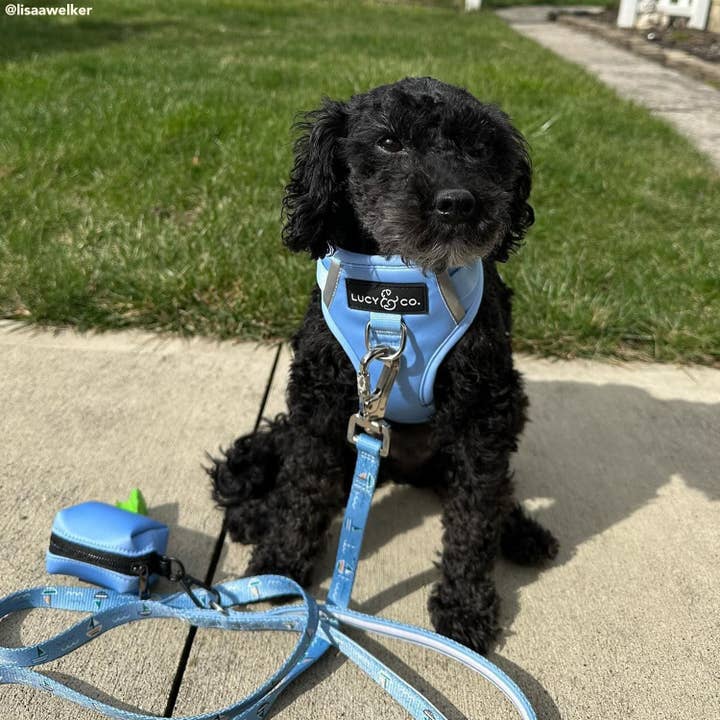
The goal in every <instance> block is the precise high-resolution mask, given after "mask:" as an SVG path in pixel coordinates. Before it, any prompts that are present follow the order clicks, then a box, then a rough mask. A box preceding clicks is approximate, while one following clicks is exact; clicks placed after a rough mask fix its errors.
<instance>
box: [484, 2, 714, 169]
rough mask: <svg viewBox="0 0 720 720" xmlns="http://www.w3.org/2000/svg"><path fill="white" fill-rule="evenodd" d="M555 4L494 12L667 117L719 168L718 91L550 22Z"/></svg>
mask: <svg viewBox="0 0 720 720" xmlns="http://www.w3.org/2000/svg"><path fill="white" fill-rule="evenodd" d="M559 9H561V8H558V7H557V6H552V5H536V6H528V7H522V6H518V7H511V8H505V9H502V10H498V11H497V14H498V15H499V16H500V17H502V18H503V19H504V20H506V21H507V22H508V23H509V24H510V25H511V26H512V28H513V29H514V30H517V31H518V32H519V33H521V34H522V35H526V36H527V37H529V38H530V39H532V40H534V41H535V42H537V43H539V44H540V45H543V46H544V47H546V48H548V49H550V50H552V51H553V52H554V53H556V54H557V55H559V56H560V57H562V58H564V59H566V60H570V61H571V62H573V63H576V64H577V65H580V66H582V67H584V68H585V69H587V70H588V71H589V72H591V73H592V74H593V75H596V76H597V77H598V78H599V79H600V80H602V82H604V83H605V84H606V85H609V86H610V87H611V88H613V89H614V90H615V91H616V92H617V93H618V95H620V96H621V97H623V98H626V99H628V100H632V101H633V102H636V103H638V104H640V105H643V106H645V107H646V108H648V109H649V110H650V111H651V112H652V113H653V115H657V116H658V117H661V118H663V119H664V120H667V121H668V122H669V123H670V124H671V125H673V126H674V127H675V128H676V129H677V130H679V131H680V132H681V133H682V134H683V135H685V136H686V137H688V138H689V139H690V140H691V141H692V142H693V143H695V145H696V146H697V147H698V148H699V149H700V150H701V151H702V152H704V153H705V154H706V155H708V156H709V157H710V158H711V159H712V161H713V162H714V163H715V165H717V166H718V167H720V121H719V120H718V118H720V90H717V89H715V88H713V87H711V86H710V85H706V84H705V83H703V82H700V81H698V80H694V79H693V78H690V77H688V76H687V75H683V74H682V73H680V72H678V71H676V70H672V69H670V68H667V67H663V66H662V65H660V64H658V63H656V62H653V61H652V60H647V59H645V58H643V57H640V56H638V55H636V54H634V53H632V52H629V51H628V50H623V49H621V48H618V47H615V46H614V45H611V44H610V43H608V42H605V41H604V40H601V39H599V38H597V37H592V36H590V35H588V34H587V33H583V32H579V31H576V30H572V29H571V28H569V27H567V26H566V25H562V24H559V23H556V22H549V21H548V20H547V14H548V12H549V11H551V10H553V11H557V10H559ZM568 9H572V8H568Z"/></svg>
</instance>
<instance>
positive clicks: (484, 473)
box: [428, 435, 511, 653]
mask: <svg viewBox="0 0 720 720" xmlns="http://www.w3.org/2000/svg"><path fill="white" fill-rule="evenodd" d="M486 449H487V448H486ZM478 454H479V453H478V448H477V447H476V443H475V442H474V438H473V437H472V436H471V435H470V436H468V435H466V436H465V437H462V438H460V439H458V440H457V441H456V443H455V444H454V445H453V446H451V448H450V449H449V452H448V455H447V458H448V472H447V477H446V480H447V485H446V486H445V489H444V492H443V528H444V532H443V552H442V560H441V563H440V567H441V570H442V578H441V580H440V581H439V582H438V584H437V585H436V586H435V588H433V592H432V595H431V597H430V601H429V604H428V608H429V610H430V616H431V618H432V621H433V625H434V626H435V628H436V630H437V631H438V632H439V633H441V634H443V635H447V636H449V637H452V638H454V639H455V640H457V641H459V642H461V643H463V644H464V645H467V646H468V647H470V648H472V649H474V650H476V651H478V652H482V653H484V652H486V651H487V649H488V645H489V643H490V641H491V640H492V639H493V638H494V637H495V636H496V634H497V632H498V625H497V618H498V599H497V594H496V591H495V584H494V582H493V580H492V577H491V572H492V568H493V564H494V561H495V556H496V554H497V551H498V546H499V543H500V535H501V532H502V526H503V520H504V518H505V515H506V514H507V509H508V508H509V507H510V505H511V483H510V476H509V472H508V453H500V454H497V455H495V456H490V457H488V456H487V455H485V453H483V455H484V458H483V461H480V460H479V459H478V457H477V456H478Z"/></svg>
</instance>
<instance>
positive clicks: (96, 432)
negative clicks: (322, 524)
mask: <svg viewBox="0 0 720 720" xmlns="http://www.w3.org/2000/svg"><path fill="white" fill-rule="evenodd" d="M274 358H275V349H274V348H270V347H262V346H254V345H233V344H215V343H210V342H207V341H194V342H190V343H188V342H184V341H180V340H170V341H164V340H158V339H157V338H154V337H152V336H145V335H138V334H108V335H102V336H89V337H81V336H77V335H75V334H73V333H60V334H58V335H56V334H53V333H49V332H42V331H34V330H33V331H29V330H24V329H22V330H18V329H17V326H15V325H12V324H5V325H2V326H0V406H1V407H2V413H1V414H0V459H1V460H2V462H1V463H0V486H1V487H2V493H1V494H0V513H2V518H3V525H4V532H3V547H2V552H1V553H0V593H1V594H6V593H8V592H11V591H13V590H16V589H18V588H20V587H25V586H29V585H38V584H45V583H48V582H58V579H57V578H51V577H49V576H47V575H45V573H44V571H43V556H44V551H45V547H46V543H47V539H48V534H49V528H50V524H51V522H52V518H53V515H54V514H55V512H56V511H57V510H58V509H59V508H61V507H63V506H66V505H69V504H71V503H76V502H80V501H83V500H87V499H99V500H106V501H113V500H114V499H115V498H117V497H120V496H123V495H124V494H126V492H127V490H128V489H129V488H130V487H132V486H136V485H137V486H140V487H141V488H142V489H143V490H144V492H145V493H146V495H147V498H148V501H149V504H150V506H151V514H152V515H154V516H155V517H158V518H159V519H161V520H164V521H166V522H169V523H170V524H171V525H172V531H171V548H170V549H171V551H172V553H173V554H176V555H179V556H180V557H182V558H185V559H186V561H187V564H188V566H189V568H190V569H191V571H192V572H193V573H194V574H196V575H200V576H202V575H203V573H204V572H205V569H206V568H207V567H208V563H209V561H210V556H211V554H212V551H213V547H214V545H215V541H216V538H217V537H218V533H219V530H220V516H219V514H218V513H217V512H216V511H215V510H214V509H213V507H212V503H211V501H210V498H209V494H208V484H207V480H206V478H205V477H204V474H203V472H202V471H201V469H200V463H201V462H202V460H203V452H204V451H205V450H206V449H208V450H211V451H212V450H214V448H216V447H217V445H218V443H221V442H228V441H229V440H230V439H231V438H232V437H233V436H234V435H235V434H236V433H238V432H241V431H245V430H248V429H250V428H251V427H252V426H253V424H254V422H255V418H256V415H257V413H258V410H259V408H260V406H261V401H262V398H263V394H264V392H265V390H266V386H267V385H268V383H270V381H271V380H272V382H271V387H270V395H269V399H268V402H267V406H266V412H268V413H270V412H274V411H276V410H278V409H280V408H281V407H282V404H283V399H282V398H283V386H284V379H285V375H286V369H287V362H288V356H287V353H285V352H284V351H283V353H282V355H281V358H280V363H279V365H278V369H277V373H276V374H275V377H274V378H272V379H271V378H270V369H271V366H272V363H273V360H274ZM519 365H520V367H521V369H522V370H523V371H524V373H525V376H526V379H527V387H528V392H529V395H530V398H531V401H532V408H531V416H532V420H533V422H532V423H531V424H530V425H529V427H528V430H527V432H526V434H525V436H524V438H523V441H522V444H521V447H520V451H519V453H518V455H517V457H516V459H515V463H514V465H515V468H516V482H517V487H518V493H519V495H520V496H521V498H522V499H523V501H524V502H525V504H526V505H527V506H528V507H529V508H531V509H532V510H533V512H534V513H535V514H536V515H537V516H538V517H539V518H540V519H541V520H542V522H543V523H545V524H546V525H547V526H548V527H549V528H552V530H553V531H554V532H555V533H556V534H557V536H558V537H559V539H560V541H561V544H562V550H561V554H560V557H559V558H558V559H557V561H556V562H555V563H553V564H552V565H551V566H549V567H548V568H547V569H546V570H545V571H543V572H539V571H537V570H528V569H522V568H518V567H515V566H512V565H509V564H506V563H504V562H501V563H499V565H498V568H497V571H496V577H497V582H498V585H499V588H500V592H501V596H502V599H503V624H504V627H505V631H504V633H503V635H502V638H501V641H500V643H499V644H498V645H497V647H496V648H495V651H494V652H493V654H492V655H491V659H493V661H495V662H497V663H498V664H499V665H500V666H501V667H503V668H504V669H505V670H506V671H507V672H508V673H509V674H510V675H511V676H512V677H513V678H514V679H515V680H516V681H517V682H518V683H519V684H520V685H521V686H522V687H523V689H524V690H525V691H526V692H527V693H528V695H529V697H530V699H531V700H532V702H533V703H534V704H535V706H536V708H537V710H538V714H539V717H540V718H543V719H544V720H558V719H559V718H565V719H568V720H570V719H574V718H586V719H588V720H601V719H602V720H608V719H609V718H617V719H618V720H621V719H622V720H626V719H633V720H634V719H638V720H639V719H643V720H651V719H652V720H658V719H661V718H673V719H674V720H678V719H680V720H682V719H684V718H687V719H688V720H689V719H690V718H692V719H693V720H695V719H697V718H707V719H708V720H710V718H714V717H717V712H718V707H720V681H719V678H718V671H717V668H718V655H719V651H718V647H720V631H719V630H718V622H717V618H718V616H719V615H720V562H719V560H720V556H719V552H720V531H719V530H718V528H720V502H719V501H720V478H718V445H719V443H718V440H719V439H720V430H719V428H720V371H715V370H710V369H705V368H695V367H693V368H676V367H671V366H655V365H642V364H632V365H610V364H602V363H591V362H580V361H577V362H549V361H544V360H538V359H533V358H527V357H525V358H520V360H519ZM440 530H441V528H440V518H439V508H438V505H437V502H436V500H435V498H434V496H432V495H431V494H430V493H426V492H422V491H419V490H415V489H411V488H407V487H388V488H383V489H382V490H381V491H380V492H379V493H378V496H377V498H376V499H375V502H374V507H373V511H372V513H371V516H370V525H369V528H368V533H367V537H366V543H365V548H364V553H363V562H362V564H361V567H360V571H359V576H358V582H357V586H356V587H357V592H356V594H355V602H356V605H357V606H358V607H359V608H362V609H364V610H365V611H367V612H372V613H381V614H383V615H387V616H389V617H394V618H397V619H399V620H403V621H407V622H414V623H417V624H420V625H424V626H429V618H428V615H427V611H426V609H425V603H426V599H427V595H428V592H429V588H430V585H431V584H432V582H433V581H434V580H435V579H436V577H437V571H436V569H435V567H434V565H433V561H434V560H435V559H436V553H437V551H438V550H439V549H440ZM334 550H335V548H334V539H333V540H332V541H331V542H330V543H329V544H328V549H327V553H326V556H325V558H324V561H323V563H322V566H321V569H320V571H319V573H318V585H319V586H320V587H322V588H326V587H327V582H328V577H329V573H330V567H331V563H332V558H333V556H334ZM247 557H248V550H247V548H244V547H239V546H236V545H232V546H228V547H226V548H225V549H224V552H223V555H222V558H221V562H220V567H219V570H218V573H217V577H216V579H220V580H221V579H225V578H229V577H231V576H237V575H238V574H241V573H242V572H243V571H244V569H245V563H246V561H247ZM60 580H61V581H62V580H63V579H60ZM68 581H69V582H72V580H68ZM63 621H64V622H67V619H65V618H57V617H56V616H55V615H54V614H48V613H45V612H40V611H37V612H33V613H31V614H30V615H27V616H25V617H23V618H20V619H19V620H12V621H7V620H6V621H3V622H1V623H0V643H2V644H6V643H9V644H22V643H28V642H32V641H35V640H38V639H40V638H41V637H43V636H44V635H46V634H47V633H49V632H50V631H51V630H53V629H59V628H60V627H61V626H62V624H63ZM186 637H187V628H186V627H185V626H184V625H181V624H176V623H160V622H153V623H143V624H138V625H131V626H126V627H125V628H122V629H118V630H114V631H112V632H110V633H107V634H106V635H103V636H101V637H100V638H99V639H98V640H97V641H95V642H94V643H92V644H91V645H88V646H86V647H85V648H83V649H82V650H81V651H78V652H77V653H75V654H73V655H72V656H70V657H69V658H66V659H64V660H62V661H58V662H56V663H53V664H52V665H51V666H50V667H47V666H45V669H46V670H47V671H50V672H52V673H53V675H54V676H55V677H60V678H63V679H65V680H67V681H69V682H70V683H71V684H72V685H73V686H74V687H77V688H79V689H82V690H84V691H85V692H88V691H89V692H90V693H92V694H93V695H94V696H96V697H99V698H105V699H107V698H112V699H113V701H114V702H116V703H119V704H120V705H122V706H123V707H126V708H127V709H137V708H142V709H143V710H146V711H150V712H155V713H158V714H162V713H163V712H164V710H165V707H166V703H167V698H168V696H169V694H170V688H171V686H172V683H173V679H174V678H175V676H176V673H177V670H178V666H179V664H180V657H181V653H182V648H183V644H184V643H185V640H186ZM358 637H360V636H358ZM360 639H361V641H362V642H365V643H366V645H367V646H369V647H370V648H371V649H373V650H377V651H379V652H380V653H381V654H382V655H383V658H384V659H385V660H386V661H387V662H388V664H389V665H390V666H391V667H392V668H393V669H395V670H397V671H398V672H400V673H401V674H403V675H404V676H405V677H406V678H407V679H409V680H410V681H411V682H413V683H414V684H417V686H418V687H419V688H420V689H421V690H423V691H427V692H428V694H429V696H430V697H431V698H432V699H433V700H434V701H435V702H436V703H437V704H438V705H439V706H440V708H441V709H442V710H443V711H445V712H446V713H447V715H448V717H449V718H450V719H451V720H459V719H460V718H461V717H464V716H465V717H473V718H477V717H495V718H511V717H514V715H513V713H512V712H511V711H510V709H509V708H508V707H507V705H506V704H504V703H503V701H502V700H501V698H500V697H499V696H498V694H497V692H496V691H494V690H493V689H491V688H490V687H488V686H487V685H486V684H484V683H483V682H481V681H479V680H478V679H477V678H475V677H473V676H471V675H470V674H469V673H466V672H465V671H464V670H462V669H458V668H457V667H456V666H455V665H453V664H450V663H445V662H437V660H436V656H434V655H430V654H428V653H425V652H423V651H421V650H417V651H412V650H409V649H408V648H407V647H405V646H404V645H399V644H396V643H391V642H388V643H384V642H383V643H381V642H380V641H378V640H368V641H367V642H366V640H365V638H364V637H360ZM290 641H291V638H289V637H287V638H283V637H277V636H274V635H273V636H272V637H270V638H268V637H267V634H264V633H263V634H253V633H247V634H239V633H238V634H228V633H222V632H219V631H209V630H208V631H200V632H198V634H197V636H196V638H195V641H194V643H193V645H192V648H191V651H190V657H189V661H188V663H187V667H186V668H185V670H184V673H183V675H182V682H181V684H180V692H179V696H178V699H177V705H176V708H175V715H176V716H179V715H183V714H190V713H199V712H202V711H209V710H212V709H215V708H219V707H221V706H222V705H224V704H226V703H228V702H230V701H231V700H234V699H236V698H237V697H238V696H239V695H241V694H243V693H246V692H247V691H248V690H250V689H251V688H252V687H254V686H256V685H257V683H258V682H259V681H260V680H261V678H262V677H263V676H264V675H265V674H266V673H267V672H269V671H270V670H272V669H274V667H277V665H278V663H279V662H280V659H281V656H282V653H283V651H284V649H286V648H287V647H288V646H289V643H290ZM432 688H437V689H436V690H433V689H432ZM291 700H292V701H293V702H291ZM281 705H282V708H281V710H280V712H279V714H278V717H281V718H287V719H288V720H291V719H292V720H296V719H299V718H321V719H324V718H328V719H331V718H340V717H344V718H354V717H357V718H361V717H362V718H402V717H405V715H404V714H403V713H402V712H401V711H399V710H398V709H397V708H396V707H395V706H394V705H392V704H391V702H390V701H389V699H388V698H387V696H385V695H384V694H383V693H382V692H381V691H380V690H379V689H378V688H376V687H375V686H374V684H372V683H371V682H369V681H368V680H367V679H366V678H365V677H364V676H363V675H362V674H361V673H359V672H358V671H357V670H356V669H355V668H354V667H353V666H351V665H350V664H349V663H344V662H343V661H342V659H341V658H340V657H338V656H329V657H327V658H325V659H324V660H323V661H322V662H321V663H320V664H319V665H318V666H317V667H316V668H314V669H313V670H311V671H310V672H309V673H308V674H307V676H305V677H304V678H303V679H302V681H301V682H300V683H299V684H298V685H297V687H294V688H293V689H292V690H291V691H290V692H289V694H288V697H287V699H285V700H283V701H282V702H281ZM0 717H2V718H3V720H4V719H5V718H13V719H14V720H41V719H42V720H45V718H49V717H53V718H56V719H59V720H70V719H71V718H72V719H76V718H82V719H83V720H84V719H87V720H89V719H90V718H94V717H96V716H95V715H93V713H91V712H84V711H80V710H78V709H76V708H75V707H74V706H71V705H69V704H65V703H63V702H61V701H59V700H56V699H54V698H51V697H50V696H46V695H43V694H41V693H39V692H36V691H33V690H28V689H25V688H15V687H7V686H0Z"/></svg>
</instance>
